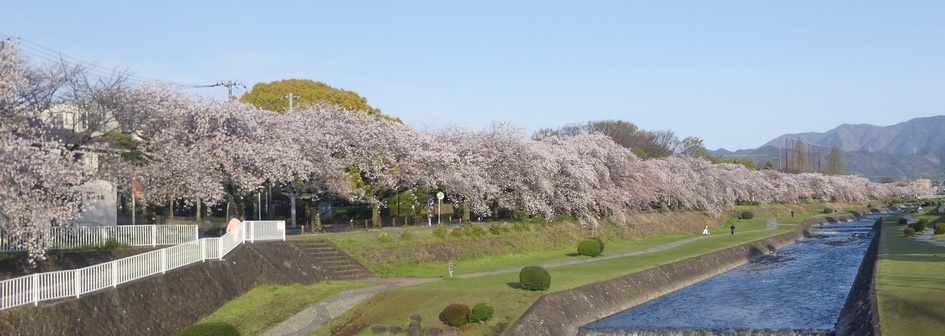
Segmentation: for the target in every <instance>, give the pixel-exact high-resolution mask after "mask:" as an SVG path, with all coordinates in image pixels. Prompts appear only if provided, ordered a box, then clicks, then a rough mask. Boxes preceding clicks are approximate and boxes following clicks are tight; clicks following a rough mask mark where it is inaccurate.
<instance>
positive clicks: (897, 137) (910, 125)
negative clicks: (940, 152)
mask: <svg viewBox="0 0 945 336" xmlns="http://www.w3.org/2000/svg"><path fill="white" fill-rule="evenodd" d="M943 131H945V116H934V117H926V118H916V119H912V120H909V121H906V122H901V123H898V124H895V125H892V126H874V125H865V124H859V125H851V124H843V125H840V126H839V127H837V128H834V129H832V130H829V131H827V132H824V133H815V132H812V133H799V134H785V135H782V136H779V137H777V138H775V139H774V140H771V141H769V142H768V143H766V144H765V145H766V146H775V147H784V139H785V138H790V139H797V138H800V139H801V140H804V142H808V143H813V144H817V145H821V146H827V147H832V146H837V147H838V148H840V150H842V151H844V152H860V151H865V152H885V153H891V154H914V153H920V152H923V151H927V150H929V149H931V148H932V147H933V146H936V145H942V144H945V132H943Z"/></svg>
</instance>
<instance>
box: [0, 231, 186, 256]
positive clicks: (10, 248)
mask: <svg viewBox="0 0 945 336" xmlns="http://www.w3.org/2000/svg"><path fill="white" fill-rule="evenodd" d="M40 234H43V235H46V236H48V237H49V240H48V243H47V244H46V246H44V247H45V248H46V249H47V250H62V249H72V248H77V247H98V246H104V245H105V244H107V243H108V242H110V241H114V242H116V243H119V244H122V245H126V246H159V245H176V244H183V243H186V242H190V241H194V240H197V235H198V233H197V226H196V225H118V226H63V227H51V228H49V230H48V231H46V232H43V233H40ZM24 250H26V245H25V244H24V243H22V242H19V241H18V240H15V239H11V237H7V236H6V235H5V234H3V232H0V252H14V251H24Z"/></svg>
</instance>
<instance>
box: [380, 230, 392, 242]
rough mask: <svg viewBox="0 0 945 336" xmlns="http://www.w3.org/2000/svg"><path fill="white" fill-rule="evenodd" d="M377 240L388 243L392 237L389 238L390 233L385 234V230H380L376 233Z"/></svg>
mask: <svg viewBox="0 0 945 336" xmlns="http://www.w3.org/2000/svg"><path fill="white" fill-rule="evenodd" d="M377 241H378V242H381V243H390V242H391V241H392V239H391V238H390V235H389V234H387V232H382V233H381V234H379V235H377Z"/></svg>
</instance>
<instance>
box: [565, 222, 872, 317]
mask: <svg viewBox="0 0 945 336" xmlns="http://www.w3.org/2000/svg"><path fill="white" fill-rule="evenodd" d="M872 221H873V220H869V221H867V222H863V221H860V222H851V223H840V224H832V225H829V226H826V227H825V228H826V230H824V231H821V232H827V234H820V235H817V236H814V237H808V238H807V239H804V240H801V241H798V242H796V243H794V244H792V245H790V246H787V247H785V248H783V249H781V250H778V251H776V252H775V253H772V254H769V255H765V256H762V257H760V258H758V259H756V260H755V261H753V262H751V263H748V264H746V265H744V266H741V267H738V268H736V269H734V270H731V271H729V272H726V273H724V274H721V275H718V276H716V277H713V278H710V279H708V280H705V281H702V282H700V283H697V284H695V285H693V286H690V287H687V288H684V289H681V290H679V291H676V292H673V293H671V294H668V295H666V296H663V297H661V298H658V299H656V300H653V301H650V302H647V303H645V304H642V305H639V306H637V307H634V308H631V309H629V310H626V311H623V312H620V313H617V314H615V315H613V316H610V317H607V318H605V319H603V320H601V321H598V322H595V323H592V324H589V325H587V326H584V327H582V328H581V333H580V334H581V335H637V334H639V335H642V334H644V333H645V332H647V331H653V332H656V331H658V332H660V334H682V333H683V332H687V331H703V332H712V333H714V334H734V333H735V332H736V331H739V330H791V331H792V332H791V333H795V332H796V333H803V332H810V333H821V332H825V333H826V332H831V331H833V329H834V326H835V324H836V322H837V319H838V318H839V315H840V309H841V308H842V307H843V302H844V300H845V299H846V296H847V294H848V293H849V291H850V286H851V285H852V284H853V278H854V277H855V276H856V272H857V269H858V268H859V265H860V261H861V260H862V259H863V255H864V253H865V251H866V247H867V245H869V237H870V235H869V234H868V226H869V225H870V224H871V223H872ZM854 227H859V228H865V229H860V230H856V229H854ZM856 231H861V232H866V233H867V234H856ZM854 234H856V235H858V236H862V237H853V235H854Z"/></svg>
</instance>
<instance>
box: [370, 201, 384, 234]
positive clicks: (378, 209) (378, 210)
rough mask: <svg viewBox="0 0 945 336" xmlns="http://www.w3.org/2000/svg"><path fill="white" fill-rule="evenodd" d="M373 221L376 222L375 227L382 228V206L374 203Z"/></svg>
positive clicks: (372, 210)
mask: <svg viewBox="0 0 945 336" xmlns="http://www.w3.org/2000/svg"><path fill="white" fill-rule="evenodd" d="M371 222H372V224H374V228H377V229H380V228H381V227H382V226H383V225H381V206H380V205H377V204H374V205H371Z"/></svg>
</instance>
